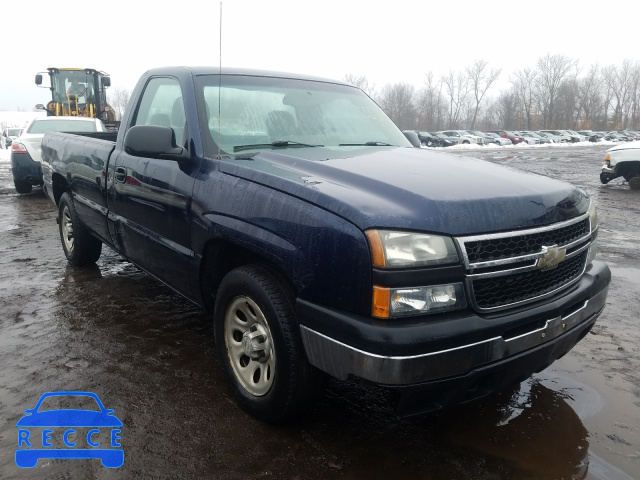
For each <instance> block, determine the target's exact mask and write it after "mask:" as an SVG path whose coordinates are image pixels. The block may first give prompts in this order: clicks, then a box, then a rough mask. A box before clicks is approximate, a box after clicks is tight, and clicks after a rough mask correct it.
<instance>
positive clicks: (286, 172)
mask: <svg viewBox="0 0 640 480" xmlns="http://www.w3.org/2000/svg"><path fill="white" fill-rule="evenodd" d="M106 135H109V134H102V137H101V138H94V136H95V135H94V134H86V135H74V134H67V133H47V134H46V135H45V137H44V139H43V144H42V158H43V163H42V168H43V180H44V189H45V191H46V193H47V195H48V196H49V197H50V198H51V200H53V201H54V202H55V203H56V205H57V206H58V223H59V231H60V237H61V243H62V248H63V250H64V253H65V255H66V257H67V259H68V260H69V262H70V263H71V264H72V265H74V266H82V265H86V264H90V263H93V262H96V261H97V260H98V258H99V256H100V253H101V249H102V245H103V244H106V245H107V246H108V247H110V248H112V249H113V250H115V251H116V252H118V253H119V254H120V255H122V256H123V257H125V258H126V259H128V260H129V261H131V262H133V263H134V264H136V265H138V266H139V267H140V268H142V269H143V270H145V271H146V272H148V273H149V274H150V275H152V276H154V277H155V278H157V279H159V280H160V281H162V282H164V283H165V284H167V285H168V286H169V287H171V288H172V289H173V290H175V291H176V292H178V293H180V294H181V295H183V296H185V297H186V298H188V299H190V300H191V301H193V302H195V303H196V304H198V305H200V306H201V307H202V308H204V309H206V310H207V311H209V312H211V315H212V321H213V325H214V342H215V348H216V352H217V355H218V357H219V361H220V363H221V365H222V368H223V370H224V372H225V375H226V377H227V379H228V381H229V384H230V387H231V389H232V391H233V393H234V396H235V398H236V400H237V402H238V404H239V405H240V406H241V407H242V408H243V409H245V410H246V411H247V412H249V413H250V414H251V415H253V416H254V417H256V418H258V419H262V420H265V421H271V422H276V421H281V420H283V419H285V418H289V417H291V416H293V415H296V414H299V413H300V412H301V411H302V410H303V409H304V408H305V407H307V406H308V404H309V401H310V400H312V399H313V398H315V397H316V396H317V394H318V385H321V384H322V381H321V380H322V379H323V378H327V374H328V375H331V376H333V377H336V378H338V379H342V380H347V379H359V381H363V382H365V383H371V384H376V385H381V386H383V387H386V388H389V389H392V390H394V391H395V392H396V393H397V395H395V397H396V398H397V400H398V405H397V408H398V410H397V411H398V413H399V414H400V415H413V414H420V413H424V412H428V411H433V410H437V409H440V408H443V407H447V406H450V405H454V404H460V403H465V402H469V401H472V400H474V399H477V398H480V397H484V396H486V395H488V394H490V393H491V392H494V391H496V390H498V389H501V388H505V387H507V386H512V385H514V384H517V382H520V381H522V380H524V379H526V378H528V377H529V376H530V375H532V374H533V373H534V372H538V371H540V370H542V369H544V368H546V367H547V366H549V365H550V364H551V363H552V362H553V361H554V360H556V359H558V358H560V357H562V356H563V355H564V354H566V353H567V352H568V351H569V350H570V349H571V348H572V347H573V346H574V345H575V344H576V343H577V342H578V341H580V340H581V339H582V338H583V337H584V336H585V335H586V334H587V333H588V332H589V330H590V329H591V327H592V326H593V324H594V322H595V321H596V319H597V318H598V316H599V315H600V313H601V312H602V310H603V308H604V305H605V300H606V296H607V290H608V285H609V282H610V271H609V268H608V267H607V265H606V264H604V263H603V262H600V261H596V260H595V259H594V257H595V254H596V237H597V233H598V220H597V214H596V209H595V205H594V202H593V201H592V200H591V199H590V198H589V197H588V196H587V194H586V193H585V192H583V191H582V190H579V189H578V188H576V187H574V186H572V185H569V184H566V183H562V182H559V181H557V180H553V179H550V178H547V177H544V176H540V175H534V174H531V173H523V172H518V171H514V170H511V169H507V168H504V167H501V166H498V165H495V164H492V163H488V162H485V161H481V160H476V159H471V158H464V157H453V156H449V155H447V154H445V153H438V152H433V151H429V150H427V149H421V148H414V147H412V145H411V143H410V142H409V141H408V140H407V138H406V137H405V136H404V135H403V134H402V132H401V131H400V130H399V129H398V128H397V127H396V125H395V124H394V123H393V122H392V121H391V120H390V119H389V118H388V117H387V115H386V114H385V113H384V112H383V111H382V110H381V109H380V108H379V107H378V105H376V104H375V103H374V102H373V101H372V100H371V99H370V98H369V97H368V96H367V95H366V94H365V93H363V92H362V91H361V90H359V89H358V88H355V87H353V86H350V85H347V84H345V83H343V82H339V81H331V80H324V79H320V78H314V77H307V76H300V75H292V74H281V73H272V72H262V71H252V70H240V69H238V70H235V69H218V68H189V67H167V68H160V69H153V70H150V71H148V72H147V73H145V74H144V75H143V76H142V78H141V79H140V80H139V82H138V84H137V86H136V88H135V89H134V92H133V94H132V97H131V100H130V102H129V105H128V107H127V110H126V112H125V115H124V118H123V120H122V123H121V128H120V130H119V131H118V132H117V134H113V137H112V138H106V137H105V136H106ZM161 316H162V312H158V317H161Z"/></svg>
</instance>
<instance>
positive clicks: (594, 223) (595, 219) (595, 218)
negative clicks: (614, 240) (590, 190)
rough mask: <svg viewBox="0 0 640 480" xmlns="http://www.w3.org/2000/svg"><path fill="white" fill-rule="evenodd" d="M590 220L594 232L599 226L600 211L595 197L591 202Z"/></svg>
mask: <svg viewBox="0 0 640 480" xmlns="http://www.w3.org/2000/svg"><path fill="white" fill-rule="evenodd" d="M589 220H590V221H591V232H594V231H595V230H596V229H597V228H598V211H597V210H596V202H594V201H593V199H591V201H590V202H589Z"/></svg>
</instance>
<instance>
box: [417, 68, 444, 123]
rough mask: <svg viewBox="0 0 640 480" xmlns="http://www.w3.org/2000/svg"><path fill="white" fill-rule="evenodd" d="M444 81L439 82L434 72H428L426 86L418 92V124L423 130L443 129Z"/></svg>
mask: <svg viewBox="0 0 640 480" xmlns="http://www.w3.org/2000/svg"><path fill="white" fill-rule="evenodd" d="M443 107H444V99H443V97H442V82H441V81H439V82H437V81H436V80H435V78H434V75H433V72H427V74H426V76H425V82H424V86H423V87H422V88H421V89H420V91H419V92H418V108H417V116H418V118H417V121H418V123H417V125H418V126H419V128H420V129H422V130H428V131H433V130H441V129H442V127H443V117H444V108H443Z"/></svg>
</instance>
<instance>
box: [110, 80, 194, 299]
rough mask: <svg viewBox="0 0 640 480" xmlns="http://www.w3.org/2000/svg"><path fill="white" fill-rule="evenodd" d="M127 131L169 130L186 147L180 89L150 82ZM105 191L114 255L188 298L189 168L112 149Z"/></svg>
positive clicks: (169, 83)
mask: <svg viewBox="0 0 640 480" xmlns="http://www.w3.org/2000/svg"><path fill="white" fill-rule="evenodd" d="M133 125H158V126H165V127H170V128H172V129H173V131H174V133H175V136H176V141H177V142H178V144H179V145H181V146H186V145H188V129H187V124H186V121H185V110H184V102H183V96H182V90H181V88H180V83H179V82H178V80H177V79H175V78H170V77H154V78H152V79H151V80H150V81H149V82H148V83H147V85H146V86H145V89H144V91H143V93H142V96H141V97H140V101H139V104H138V106H137V111H136V113H135V114H134V117H133V123H132V124H131V125H129V126H127V127H126V128H129V127H131V126H133ZM114 155H116V158H115V162H114V166H113V168H114V170H113V184H112V187H111V188H110V190H109V228H110V233H111V236H112V239H113V241H114V242H115V243H116V244H117V245H118V248H119V249H120V251H121V252H122V253H123V254H124V255H125V256H126V257H127V258H129V259H130V260H132V261H133V262H134V263H136V264H138V265H139V266H140V267H142V268H144V269H145V270H147V271H148V272H149V273H151V274H152V275H155V276H156V277H158V278H159V279H161V280H169V279H171V284H172V285H173V286H174V287H175V288H176V289H177V290H178V291H180V292H181V293H183V294H185V295H191V288H190V285H189V280H188V278H189V275H188V269H189V264H190V262H191V260H192V259H193V253H192V250H191V242H190V233H189V231H190V228H189V223H190V219H191V195H192V191H193V185H194V177H193V176H192V173H193V172H195V171H196V168H195V166H194V165H185V164H179V163H178V162H177V161H175V160H165V159H156V158H143V157H137V156H132V155H129V154H128V153H126V152H125V151H124V150H123V149H118V150H117V153H114Z"/></svg>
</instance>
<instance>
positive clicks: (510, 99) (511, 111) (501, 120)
mask: <svg viewBox="0 0 640 480" xmlns="http://www.w3.org/2000/svg"><path fill="white" fill-rule="evenodd" d="M494 108H495V110H496V118H497V120H498V124H499V125H500V126H501V128H507V129H510V128H514V127H515V126H516V124H517V123H518V95H517V94H516V92H515V91H514V90H513V89H511V90H508V91H506V92H502V93H501V94H500V96H499V97H498V100H497V102H496V104H495V106H494Z"/></svg>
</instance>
